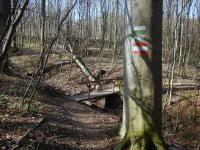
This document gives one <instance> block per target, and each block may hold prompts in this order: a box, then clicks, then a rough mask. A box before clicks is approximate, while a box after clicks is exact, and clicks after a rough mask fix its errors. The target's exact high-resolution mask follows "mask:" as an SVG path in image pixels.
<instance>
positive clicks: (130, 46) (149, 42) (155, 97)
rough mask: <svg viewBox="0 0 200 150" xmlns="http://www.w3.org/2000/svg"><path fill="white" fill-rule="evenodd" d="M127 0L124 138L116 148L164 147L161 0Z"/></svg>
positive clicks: (163, 149) (119, 149)
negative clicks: (162, 133)
mask: <svg viewBox="0 0 200 150" xmlns="http://www.w3.org/2000/svg"><path fill="white" fill-rule="evenodd" d="M125 2H126V7H125V9H126V20H125V42H124V46H125V49H124V51H123V54H124V67H125V69H124V92H123V94H124V101H123V121H122V128H121V132H120V135H121V137H122V141H121V143H120V144H119V145H117V146H116V147H115V149H117V150H123V149H124V148H125V147H127V146H128V147H129V146H130V147H131V149H132V150H140V149H142V150H146V149H149V150H153V149H158V150H165V149H166V148H165V144H164V141H163V140H162V138H161V134H160V133H161V132H160V129H161V95H160V92H161V90H160V89H161V84H160V83H161V82H160V81H161V76H160V75H161V56H162V55H161V54H162V53H161V49H162V47H161V45H162V43H161V40H162V38H161V33H162V1H161V0H154V1H151V0H126V1H125ZM159 13H160V15H159ZM155 28H156V30H155ZM155 41H156V42H155ZM158 51H159V52H158ZM156 69H158V70H157V71H158V72H157V73H156V72H155V70H156ZM158 79H159V80H158ZM155 83H156V84H155Z"/></svg>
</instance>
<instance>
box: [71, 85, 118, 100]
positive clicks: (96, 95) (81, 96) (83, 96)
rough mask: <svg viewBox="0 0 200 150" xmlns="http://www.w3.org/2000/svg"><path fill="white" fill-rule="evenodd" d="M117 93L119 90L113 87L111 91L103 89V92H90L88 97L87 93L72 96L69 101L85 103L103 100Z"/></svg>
mask: <svg viewBox="0 0 200 150" xmlns="http://www.w3.org/2000/svg"><path fill="white" fill-rule="evenodd" d="M119 92H120V91H119V88H118V87H115V88H114V89H113V88H111V89H104V90H101V91H92V92H91V93H90V94H89V95H88V93H85V94H79V95H74V96H71V97H70V99H71V100H74V101H78V102H81V101H86V100H90V99H96V98H97V99H98V98H104V97H107V96H110V95H114V94H117V93H119Z"/></svg>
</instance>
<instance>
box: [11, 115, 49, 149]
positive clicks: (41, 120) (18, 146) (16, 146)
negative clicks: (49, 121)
mask: <svg viewBox="0 0 200 150" xmlns="http://www.w3.org/2000/svg"><path fill="white" fill-rule="evenodd" d="M45 119H46V118H45V117H44V118H41V119H40V120H39V121H38V123H37V124H36V125H35V126H34V127H33V128H31V129H29V130H28V131H27V132H26V133H25V134H24V135H23V136H22V137H21V138H20V140H19V141H18V142H17V144H16V145H15V146H14V147H13V148H12V149H11V150H18V149H19V148H20V146H21V144H22V141H23V140H24V139H25V138H26V137H27V136H28V135H29V133H30V132H32V131H33V130H35V129H36V128H37V127H38V126H39V125H40V124H41V123H43V122H44V120H45Z"/></svg>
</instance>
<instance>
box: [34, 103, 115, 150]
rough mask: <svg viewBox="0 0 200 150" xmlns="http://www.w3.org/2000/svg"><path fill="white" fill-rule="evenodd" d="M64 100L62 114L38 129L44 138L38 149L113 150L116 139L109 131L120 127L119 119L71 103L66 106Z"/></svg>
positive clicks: (50, 118) (49, 119) (50, 119)
mask: <svg viewBox="0 0 200 150" xmlns="http://www.w3.org/2000/svg"><path fill="white" fill-rule="evenodd" d="M63 100H64V99H59V101H60V102H59V103H60V105H62V109H63V113H61V114H56V115H54V116H52V117H48V119H47V121H46V122H44V123H43V124H42V125H41V127H40V128H39V129H38V130H40V132H42V133H44V134H45V139H44V141H43V142H42V143H40V144H39V147H38V148H39V149H68V150H79V149H81V150H83V149H84V150H87V149H88V150H91V149H94V150H109V149H112V148H113V146H114V144H115V143H116V140H117V137H116V136H111V135H109V134H108V131H109V129H111V128H113V127H114V126H116V125H117V124H118V121H119V118H118V117H116V116H115V115H113V114H109V113H106V112H103V111H99V110H95V109H92V108H89V107H88V106H85V105H83V104H80V103H78V102H75V101H72V100H69V101H66V100H65V101H64V102H63ZM45 132H47V133H45ZM36 133H37V131H36Z"/></svg>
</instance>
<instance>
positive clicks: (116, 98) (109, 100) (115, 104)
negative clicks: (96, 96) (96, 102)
mask: <svg viewBox="0 0 200 150" xmlns="http://www.w3.org/2000/svg"><path fill="white" fill-rule="evenodd" d="M105 100H106V102H105V109H119V108H121V107H122V99H121V96H120V94H119V93H115V94H112V95H109V96H106V98H105Z"/></svg>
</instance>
